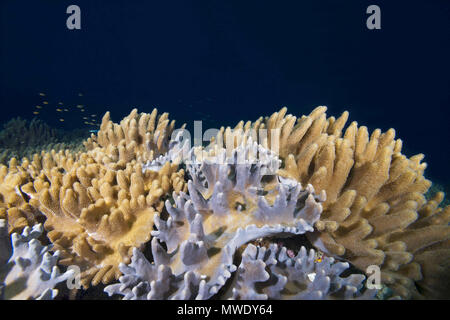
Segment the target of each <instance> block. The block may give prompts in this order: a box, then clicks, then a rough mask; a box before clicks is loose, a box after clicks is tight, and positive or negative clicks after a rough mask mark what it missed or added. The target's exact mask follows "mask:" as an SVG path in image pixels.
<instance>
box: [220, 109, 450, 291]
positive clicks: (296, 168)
mask: <svg viewBox="0 0 450 320" xmlns="http://www.w3.org/2000/svg"><path fill="white" fill-rule="evenodd" d="M286 111H287V109H286V108H283V109H282V110H281V111H280V112H276V113H274V114H273V115H272V116H270V117H267V118H260V119H258V120H257V121H255V122H254V123H252V122H247V123H245V124H244V122H240V123H239V124H238V125H237V126H236V127H235V128H234V129H233V130H232V129H230V128H226V129H224V128H222V129H221V131H220V133H219V135H218V137H217V138H216V142H215V143H217V142H220V141H222V142H223V143H225V144H231V145H232V146H236V145H239V144H240V143H242V142H243V141H245V140H246V139H248V138H249V137H253V139H258V140H259V141H260V142H261V143H262V144H263V145H264V146H266V147H267V148H272V149H275V150H278V151H279V154H280V157H281V158H282V160H283V164H284V166H283V167H282V168H281V169H280V171H279V174H280V175H282V176H285V177H289V178H293V179H296V180H297V181H299V182H301V183H302V184H308V183H310V184H312V185H313V186H314V188H315V189H316V190H325V192H326V195H327V199H326V201H325V202H324V204H323V208H324V210H323V213H322V215H321V218H320V220H319V221H318V222H317V223H316V224H315V227H316V228H317V232H316V233H315V234H314V235H312V236H311V237H310V239H311V241H312V242H313V243H314V245H315V246H316V247H317V248H319V249H321V250H323V251H325V252H327V253H328V254H329V255H332V256H336V257H340V258H342V259H345V260H347V261H349V262H351V263H352V264H354V265H355V266H357V267H358V268H360V269H361V270H365V269H366V268H367V267H368V266H369V265H378V266H381V268H382V277H383V282H384V283H385V284H387V285H389V286H390V287H391V288H392V289H394V291H396V293H397V294H399V295H401V296H402V297H404V298H411V297H414V298H420V297H424V296H425V297H435V298H438V297H446V296H447V297H448V296H449V294H450V282H449V281H447V280H448V279H446V278H445V279H446V281H441V282H439V281H434V282H433V284H431V283H429V282H428V280H426V279H429V278H430V277H439V278H442V277H445V275H444V274H443V272H442V271H443V270H445V268H448V263H449V260H450V252H449V251H448V250H449V246H448V241H449V237H450V227H449V226H448V222H449V221H450V207H448V206H447V207H446V208H445V209H444V208H439V207H438V205H439V203H440V202H441V201H442V199H443V194H442V193H438V194H436V196H435V198H433V199H432V200H430V201H428V202H427V201H426V200H425V198H424V193H425V192H426V191H427V189H428V188H429V187H430V185H431V182H430V181H428V180H427V179H425V178H424V176H423V173H424V170H425V167H426V164H425V163H421V160H422V159H423V155H416V156H413V157H411V158H409V159H408V158H407V157H406V156H404V155H403V154H401V148H402V141H401V140H400V139H397V140H396V139H395V131H394V130H393V129H390V130H388V131H387V132H385V133H381V131H380V130H379V129H377V130H375V131H374V132H373V133H372V134H371V135H370V137H369V133H368V130H367V128H366V127H364V126H362V127H358V125H357V123H356V122H352V123H351V124H350V125H349V126H348V127H347V129H346V130H345V131H344V127H345V124H346V122H347V119H348V112H344V113H343V114H342V116H341V117H339V118H338V119H335V118H334V117H330V118H327V117H326V114H325V111H326V107H318V108H316V109H315V110H313V111H312V112H311V114H310V115H308V116H302V117H301V118H299V119H297V117H295V116H293V115H289V114H288V115H286ZM261 129H266V130H267V133H266V134H265V135H261V134H260V132H261V131H260V130H261ZM236 131H238V132H239V131H240V132H241V134H238V135H236V134H235V132H236ZM263 132H264V131H263ZM275 134H276V136H277V139H272V136H274V135H275ZM236 137H238V138H236ZM274 141H275V143H277V145H276V146H273V143H274ZM274 147H275V148H274ZM416 229H417V230H416ZM413 230H416V231H413ZM419 251H420V252H422V253H421V255H418V253H419ZM425 251H426V252H427V254H428V255H429V256H433V257H434V259H433V260H427V259H424V258H420V257H421V256H423V255H424V253H423V252H425ZM427 270H429V271H427ZM431 270H433V272H434V271H436V273H434V276H432V275H431ZM425 272H426V273H427V274H424V273H425ZM416 286H417V287H418V288H419V290H420V291H418V290H417V289H416ZM434 286H436V288H434Z"/></svg>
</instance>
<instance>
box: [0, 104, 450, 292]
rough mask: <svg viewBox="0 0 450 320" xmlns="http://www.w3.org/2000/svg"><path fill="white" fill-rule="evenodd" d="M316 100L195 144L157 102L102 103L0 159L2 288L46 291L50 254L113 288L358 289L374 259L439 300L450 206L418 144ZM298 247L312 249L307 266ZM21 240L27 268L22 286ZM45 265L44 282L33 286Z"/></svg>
mask: <svg viewBox="0 0 450 320" xmlns="http://www.w3.org/2000/svg"><path fill="white" fill-rule="evenodd" d="M325 111H326V108H325V107H318V108H316V109H315V110H313V111H312V112H311V113H310V114H309V115H307V116H302V117H300V118H297V117H295V116H293V115H290V114H287V109H286V108H283V109H282V110H281V111H279V112H276V113H274V114H273V115H272V116H270V117H266V118H262V117H261V118H259V119H258V120H257V121H255V122H250V121H248V122H246V123H244V122H240V123H239V124H238V125H237V126H236V127H235V128H234V129H231V128H221V130H220V131H219V134H218V135H217V136H216V137H215V138H214V139H213V140H212V142H211V144H210V145H208V146H205V147H194V148H192V149H191V148H190V147H189V145H188V143H189V141H185V140H183V139H182V135H181V134H176V131H175V122H174V121H170V120H169V118H168V114H167V113H164V114H160V115H159V114H158V112H157V110H156V109H155V110H153V112H152V113H151V114H147V113H138V111H137V110H133V111H132V112H131V113H130V114H129V115H128V116H127V117H125V118H124V119H122V120H121V121H120V123H114V122H113V121H112V120H111V119H110V114H109V112H108V113H106V114H105V116H104V117H103V119H102V124H101V127H100V130H99V131H98V132H97V134H92V135H91V137H90V138H88V139H87V140H86V141H84V143H83V148H82V149H72V148H71V149H66V150H56V149H55V150H51V151H48V152H46V151H40V152H37V153H34V154H32V155H27V156H26V157H22V156H20V157H18V158H16V157H11V158H9V159H8V161H7V165H0V219H4V220H2V221H1V224H0V229H1V232H2V234H1V235H0V238H1V241H2V243H0V245H1V247H0V249H1V254H0V260H1V261H4V262H5V265H7V266H10V268H11V269H10V270H9V271H7V272H4V273H3V274H6V275H8V277H10V278H8V280H7V281H6V282H5V283H6V286H4V288H3V290H4V296H3V298H12V297H14V298H24V299H25V298H52V297H54V296H55V295H56V292H55V291H54V290H55V289H54V286H55V284H56V283H57V282H58V281H63V280H62V279H63V278H64V279H65V277H68V275H70V273H65V274H63V275H59V274H57V273H55V274H54V277H52V276H50V275H52V270H51V269H52V268H53V267H54V266H55V265H56V264H59V265H61V266H67V267H69V266H72V265H73V266H77V267H78V268H80V271H81V284H82V285H83V287H84V288H85V289H87V288H89V287H90V286H97V285H98V284H100V283H103V284H105V285H108V286H106V288H105V292H106V293H107V294H108V295H110V296H112V295H115V296H117V295H118V296H123V298H124V299H208V298H235V299H247V298H251V299H254V298H255V299H256V298H257V299H350V298H355V299H370V298H374V297H375V295H376V292H374V291H373V290H366V289H365V288H364V276H363V275H362V274H361V273H364V272H367V273H368V271H367V268H368V267H369V266H378V267H380V269H381V281H382V284H383V286H384V289H383V292H384V293H381V294H379V296H400V297H402V298H405V299H423V298H428V299H430V298H431V299H432V298H439V299H440V298H449V297H450V277H449V273H448V270H450V227H449V222H450V207H449V206H447V207H443V206H442V203H445V200H444V194H443V193H442V192H436V193H434V194H429V193H428V194H426V192H427V190H428V189H429V188H430V185H431V182H430V181H429V180H427V179H426V178H425V177H424V170H425V168H426V164H425V163H423V162H422V159H423V155H416V156H412V157H410V158H408V157H406V156H405V155H403V154H402V153H401V149H402V141H401V140H400V139H396V138H395V131H394V130H393V129H390V130H388V131H387V132H385V133H382V132H381V130H378V129H377V130H375V131H374V132H373V133H372V134H369V132H368V130H367V128H366V127H364V126H358V124H357V123H356V122H353V123H351V124H350V125H348V126H346V122H347V120H348V113H347V112H345V113H343V114H342V116H341V117H339V118H338V119H335V118H334V117H330V118H327V116H326V113H325ZM12 124H13V123H12ZM12 124H11V126H12ZM14 127H20V126H19V125H18V124H15V125H14ZM38 127H39V125H38V124H34V125H33V130H41V129H42V130H44V131H46V129H45V128H41V129H39V128H40V127H39V128H38ZM181 128H184V126H182V127H181ZM25 129H26V128H24V129H23V130H25ZM49 141H51V140H50V138H49ZM425 195H426V197H425ZM41 224H42V225H43V227H44V228H43V230H42V227H41ZM41 233H42V234H41ZM20 234H21V235H20ZM296 235H297V236H299V235H301V236H302V237H304V239H305V240H304V241H305V242H307V243H303V242H302V243H300V242H299V243H298V246H297V248H295V250H293V251H292V250H291V251H287V249H286V248H283V247H282V246H279V245H275V244H273V243H270V241H271V239H272V237H276V238H278V239H279V238H286V237H293V236H296ZM37 237H40V238H39V240H40V241H41V243H42V244H41V243H39V242H38V240H37ZM10 238H11V239H13V241H12V243H13V247H11V246H10V245H9V243H10V242H9V239H10ZM260 239H265V240H264V241H267V242H268V245H267V247H265V248H263V247H261V246H257V245H254V244H256V243H257V242H259V240H260ZM3 240H4V241H3ZM47 244H48V245H47ZM149 246H150V248H149ZM306 247H307V248H311V247H312V248H314V249H315V250H320V251H322V252H324V253H325V256H324V258H323V259H320V263H317V262H316V261H313V256H314V254H315V253H314V252H315V251H314V250H313V251H311V250H310V251H309V254H308V252H307V249H306ZM12 249H14V250H15V251H14V253H12V252H13V251H11V250H12ZM148 249H151V250H150V251H151V252H148V251H149V250H148ZM19 251H20V252H23V254H24V256H23V257H24V259H25V258H26V259H28V260H29V261H30V262H29V263H28V262H27V265H29V266H32V269H26V270H22V271H23V272H25V273H26V275H27V276H29V277H28V278H27V277H24V278H23V279H24V280H23V281H25V282H21V285H23V287H20V290H18V289H17V288H15V285H11V282H10V281H13V282H14V281H15V280H11V279H14V277H16V275H17V274H18V273H19V272H22V271H21V269H20V268H21V266H25V265H23V264H21V263H22V262H20V261H22V260H20V259H19V258H17V255H16V253H18V252H19ZM49 251H51V252H54V256H49V255H48V252H49ZM11 254H12V255H13V256H12V257H11V258H10V256H11ZM13 257H14V258H13ZM16 258H17V259H16ZM58 258H59V259H58ZM7 261H9V262H7ZM19 269H20V270H19ZM356 269H357V270H359V273H355V274H350V275H349V274H348V272H353V270H356ZM42 272H44V273H45V274H46V275H47V276H48V277H47V278H48V279H50V280H49V282H48V283H47V284H45V285H44V284H36V283H35V282H34V281H35V280H36V279H38V278H37V275H38V274H43V273H42ZM344 273H345V274H346V275H348V276H345V277H344V276H343V274H344ZM33 279H34V280H33ZM115 279H116V280H117V279H118V280H119V282H118V283H113V281H114V280H115ZM21 281H22V280H21ZM13 287H14V289H13V291H11V290H12V289H11V290H10V289H9V288H13ZM5 288H6V289H8V290H5ZM14 290H18V291H17V293H14V294H13V293H11V292H16V291H14ZM386 292H389V294H387V293H386ZM391 292H392V294H391ZM16 294H17V295H16Z"/></svg>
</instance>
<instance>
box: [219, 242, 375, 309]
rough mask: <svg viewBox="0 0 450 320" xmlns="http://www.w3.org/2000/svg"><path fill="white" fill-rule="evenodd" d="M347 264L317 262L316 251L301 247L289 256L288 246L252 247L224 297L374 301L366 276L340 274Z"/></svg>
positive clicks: (248, 248) (245, 254)
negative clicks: (365, 285)
mask: <svg viewBox="0 0 450 320" xmlns="http://www.w3.org/2000/svg"><path fill="white" fill-rule="evenodd" d="M348 267H349V264H348V263H346V262H336V261H335V260H334V259H333V258H330V257H325V258H323V259H322V260H321V261H320V262H317V261H316V252H315V251H314V250H312V249H311V250H310V251H309V252H307V250H306V248H305V247H301V248H300V250H299V252H298V254H297V255H296V256H295V257H289V256H288V254H287V249H286V248H285V247H278V246H277V245H276V244H271V245H270V246H269V247H268V248H266V247H259V246H254V245H253V244H249V245H248V246H247V247H246V248H245V250H244V252H243V253H242V261H241V264H240V265H239V267H238V269H237V272H236V275H235V277H234V280H233V283H232V284H231V286H230V289H229V292H228V293H227V294H225V297H227V296H228V297H229V298H230V299H244V300H266V299H301V300H311V299H313V300H318V299H373V298H374V297H375V295H376V293H377V290H375V289H365V288H364V280H365V276H363V275H361V274H352V275H350V276H348V277H341V276H340V275H341V274H342V273H343V272H344V271H345V270H346V269H348Z"/></svg>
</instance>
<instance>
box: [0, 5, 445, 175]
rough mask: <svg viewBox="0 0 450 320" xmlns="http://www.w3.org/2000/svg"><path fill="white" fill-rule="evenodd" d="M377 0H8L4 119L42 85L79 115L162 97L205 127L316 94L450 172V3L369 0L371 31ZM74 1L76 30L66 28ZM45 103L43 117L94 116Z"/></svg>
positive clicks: (162, 104)
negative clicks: (377, 17)
mask: <svg viewBox="0 0 450 320" xmlns="http://www.w3.org/2000/svg"><path fill="white" fill-rule="evenodd" d="M372 2H373V1H324V0H320V1H295V2H294V1H281V2H277V3H275V2H273V1H170V2H167V1H143V0H141V1H140V0H134V1H131V2H128V1H115V0H111V1H107V2H106V1H98V0H94V1H76V2H73V1H52V0H33V1H31V0H30V1H25V0H19V1H17V0H15V1H13V0H4V1H2V2H1V4H0V12H1V13H0V14H1V19H0V23H1V27H0V29H1V37H0V47H1V51H0V68H1V79H0V90H1V91H0V104H1V107H2V112H3V115H2V119H3V120H4V121H6V120H9V119H10V118H12V117H16V116H20V117H23V118H28V119H31V118H32V117H33V116H35V115H34V114H33V112H34V111H35V106H36V105H39V103H40V102H41V100H40V97H39V96H38V93H39V92H42V93H45V94H46V95H47V96H48V97H49V99H52V100H53V103H55V104H56V103H57V102H59V101H61V102H63V103H65V104H67V105H70V106H72V105H74V104H82V105H86V106H87V110H86V113H89V114H88V116H90V115H91V114H95V115H96V116H97V117H100V118H101V116H102V115H103V114H104V113H105V112H106V111H108V110H109V111H111V114H112V117H113V119H117V120H119V119H121V118H122V117H123V116H125V115H126V114H128V113H129V112H130V110H131V109H132V108H134V107H136V108H138V110H139V111H141V112H144V111H145V112H147V111H150V110H152V109H153V107H157V108H158V109H159V110H160V111H165V112H169V113H170V114H171V117H172V118H173V119H177V122H178V123H179V124H181V122H186V123H188V125H189V124H192V122H193V121H194V120H203V122H204V123H203V126H204V127H205V126H210V127H218V125H217V122H218V121H220V125H234V124H235V123H237V122H238V121H240V120H243V119H244V120H255V119H256V118H258V117H259V116H260V115H270V114H272V113H273V112H275V111H277V110H279V109H280V108H281V107H283V106H286V107H287V108H288V111H289V112H290V113H292V114H294V115H297V116H299V115H302V114H307V113H309V112H310V111H311V110H312V109H313V108H314V107H316V106H319V105H325V106H327V107H328V114H330V115H334V116H339V115H340V114H341V113H342V112H343V111H344V110H348V111H349V112H350V120H351V121H358V123H359V124H364V125H366V126H368V128H369V129H370V130H373V129H375V128H380V129H382V130H383V131H385V130H386V129H389V128H391V127H392V128H395V129H396V132H397V137H399V138H401V139H402V140H403V141H404V142H405V143H404V151H405V153H406V154H407V155H409V156H411V155H413V154H416V153H424V154H425V155H426V158H425V161H426V162H427V163H428V165H429V166H428V168H427V174H428V175H431V176H433V177H434V178H435V179H438V180H439V181H441V182H442V183H444V182H447V181H448V180H449V179H450V171H449V170H447V168H448V167H447V166H448V160H447V159H448V155H449V152H448V147H447V146H448V143H449V136H450V135H449V129H448V123H449V121H448V116H449V114H450V111H449V107H450V93H449V92H450V91H449V88H450V80H449V74H450V60H449V58H448V57H450V41H449V39H450V4H449V3H448V1H445V0H441V1H437V0H433V1H377V4H378V5H379V6H380V7H381V9H382V18H381V21H382V22H381V23H382V26H381V29H380V30H369V29H367V27H366V19H367V17H368V15H367V14H366V8H367V7H368V6H369V5H370V4H372ZM71 4H77V5H78V6H79V7H80V8H81V18H82V20H81V30H69V29H67V27H66V19H67V17H68V15H67V14H66V13H65V12H66V8H67V7H68V6H69V5H71ZM78 93H82V94H83V98H82V99H78V98H79V97H78ZM74 107H75V106H72V108H74ZM54 109H55V108H53V110H52V112H51V113H48V114H46V113H45V112H44V111H42V112H40V113H39V117H41V118H42V119H43V120H45V122H47V123H49V124H50V125H52V126H57V127H64V128H78V127H86V128H90V127H91V125H88V124H84V122H85V120H86V119H83V117H82V116H81V114H77V115H75V112H72V111H71V112H68V113H67V114H64V117H63V118H64V120H65V121H64V123H62V122H61V121H59V119H60V118H61V117H60V114H58V113H55V112H54ZM75 111H77V110H75ZM83 116H84V114H83Z"/></svg>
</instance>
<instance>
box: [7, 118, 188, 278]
mask: <svg viewBox="0 0 450 320" xmlns="http://www.w3.org/2000/svg"><path fill="white" fill-rule="evenodd" d="M156 114H157V111H156V110H155V111H154V112H153V113H152V115H153V116H152V115H146V114H137V110H133V112H132V113H131V114H130V116H128V117H127V118H125V119H124V120H122V122H121V125H115V124H114V125H113V124H112V122H111V121H110V120H109V114H106V115H105V117H104V118H103V122H102V127H101V130H100V131H99V132H98V140H97V138H96V137H95V136H92V137H91V138H89V139H88V140H87V142H86V148H87V150H88V151H86V152H79V153H77V154H75V155H73V154H71V153H69V152H66V153H63V152H61V151H60V152H58V153H56V152H52V153H49V154H48V153H47V154H45V155H44V156H43V157H42V156H41V157H40V156H37V155H36V156H35V157H34V159H33V161H31V162H29V161H27V160H25V161H23V162H22V164H21V165H17V164H15V162H16V161H14V159H13V160H11V162H10V168H9V170H7V169H6V167H3V168H2V170H3V171H4V172H7V174H6V175H5V179H4V181H5V183H4V184H1V185H0V186H4V188H5V189H7V188H8V187H9V189H8V190H6V191H5V192H2V189H1V187H0V193H1V194H2V195H3V197H4V198H5V201H4V202H5V203H6V204H7V205H8V206H14V207H16V208H17V207H18V204H22V203H23V205H26V206H27V208H28V209H29V210H25V211H26V212H30V211H33V210H37V211H39V212H40V213H41V214H43V215H44V216H45V224H44V227H45V230H46V231H47V237H48V238H49V240H50V242H51V243H53V245H54V247H55V249H57V250H59V251H60V252H61V260H60V263H61V264H62V265H77V266H79V267H80V268H81V271H82V274H81V277H82V278H81V283H82V285H83V286H84V287H88V286H89V284H90V283H91V282H92V283H93V284H94V285H96V284H98V283H99V282H104V283H107V282H110V281H111V280H113V279H114V278H117V277H119V275H120V272H119V270H118V268H117V266H118V264H119V263H120V262H122V261H128V260H127V259H129V257H130V256H131V249H132V248H133V247H140V246H141V245H143V244H144V243H146V242H148V241H149V240H150V233H149V230H151V229H152V227H153V217H154V213H155V212H157V211H158V210H161V208H162V206H163V205H164V200H163V199H161V198H162V197H163V196H164V195H166V194H170V193H171V192H172V191H174V190H175V191H181V190H184V189H185V183H184V178H183V175H184V173H183V170H177V165H175V164H171V163H166V164H165V165H164V166H163V167H162V168H160V170H159V171H150V170H143V169H142V165H141V163H140V162H137V161H136V160H135V159H136V158H143V159H145V160H148V159H150V160H151V159H152V157H153V154H154V153H155V154H157V153H159V152H163V151H164V149H163V148H164V147H165V146H166V144H167V142H164V139H167V136H168V135H169V133H170V128H167V122H168V120H166V119H165V118H167V114H165V115H162V116H161V117H159V122H158V126H156V127H152V125H154V124H155V121H156ZM137 123H139V125H140V128H141V131H139V129H137V128H136V124H137ZM172 126H173V124H172ZM111 128H114V131H112V129H111ZM142 130H145V132H144V131H142ZM123 132H126V134H124V135H123V136H122V135H121V133H123ZM133 132H135V133H136V134H133ZM140 133H142V134H143V135H145V137H146V138H149V137H150V136H151V139H153V140H151V141H150V140H142V139H141V138H142V136H140V135H139V134H140ZM153 134H154V136H153ZM106 137H108V138H106ZM161 137H162V138H161ZM108 139H109V140H108ZM153 142H154V143H153ZM10 180H14V183H13V184H11V182H10ZM17 189H18V190H19V191H20V192H16V191H17ZM8 197H9V198H8ZM10 198H11V199H10ZM10 211H11V209H9V210H7V212H6V216H7V218H8V222H9V223H10V225H13V226H16V225H19V224H20V222H21V223H22V224H20V225H21V226H23V225H26V223H27V222H30V221H28V220H29V219H26V217H20V218H18V219H17V218H16V216H17V215H16V216H13V213H14V212H10ZM10 220H12V222H10ZM10 229H14V228H10Z"/></svg>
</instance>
